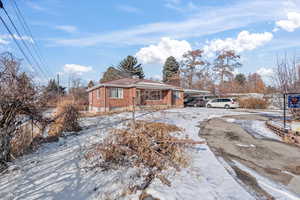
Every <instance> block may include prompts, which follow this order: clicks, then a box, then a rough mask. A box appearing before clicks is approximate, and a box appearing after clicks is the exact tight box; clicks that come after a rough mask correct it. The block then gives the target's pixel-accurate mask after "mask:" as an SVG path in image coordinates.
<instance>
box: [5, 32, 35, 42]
mask: <svg viewBox="0 0 300 200" xmlns="http://www.w3.org/2000/svg"><path fill="white" fill-rule="evenodd" d="M13 36H14V38H16V40H24V41H28V42H31V43H34V42H33V40H32V38H31V37H29V36H26V35H24V36H21V37H19V36H18V35H16V34H14V35H13ZM8 39H13V38H12V36H10V35H0V44H1V43H2V44H9V43H10V42H9V41H8Z"/></svg>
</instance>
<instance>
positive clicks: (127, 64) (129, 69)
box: [118, 56, 145, 79]
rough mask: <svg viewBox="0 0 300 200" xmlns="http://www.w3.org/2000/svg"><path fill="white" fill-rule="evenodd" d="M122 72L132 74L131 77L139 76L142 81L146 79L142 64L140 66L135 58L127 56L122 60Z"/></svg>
mask: <svg viewBox="0 0 300 200" xmlns="http://www.w3.org/2000/svg"><path fill="white" fill-rule="evenodd" d="M118 69H119V70H120V71H121V72H125V73H128V74H130V75H131V76H138V77H139V78H140V79H143V78H144V77H145V75H144V71H143V68H142V64H138V61H137V59H136V58H135V57H133V56H127V57H126V58H125V59H124V60H122V61H121V62H120V64H119V66H118Z"/></svg>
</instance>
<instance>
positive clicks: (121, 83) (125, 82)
mask: <svg viewBox="0 0 300 200" xmlns="http://www.w3.org/2000/svg"><path fill="white" fill-rule="evenodd" d="M101 86H117V87H137V88H157V89H175V90H179V89H182V88H181V87H178V86H173V85H169V84H165V83H163V82H159V81H153V80H147V79H135V78H121V79H117V80H112V81H106V82H102V83H101V84H99V85H96V86H94V87H92V88H89V89H88V91H91V90H94V89H96V88H98V87H101Z"/></svg>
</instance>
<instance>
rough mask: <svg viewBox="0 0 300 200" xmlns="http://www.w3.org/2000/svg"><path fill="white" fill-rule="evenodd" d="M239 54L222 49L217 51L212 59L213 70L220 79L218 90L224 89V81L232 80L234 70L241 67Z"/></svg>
mask: <svg viewBox="0 0 300 200" xmlns="http://www.w3.org/2000/svg"><path fill="white" fill-rule="evenodd" d="M241 66H242V64H241V63H240V56H239V55H237V54H236V53H235V51H233V50H223V51H219V52H217V57H216V59H215V61H214V66H213V71H214V72H215V73H216V75H217V76H218V77H219V80H220V86H221V87H220V92H221V93H222V91H223V90H224V87H223V84H224V81H225V80H226V79H227V81H232V79H233V78H234V74H233V72H234V70H235V69H236V68H238V67H241Z"/></svg>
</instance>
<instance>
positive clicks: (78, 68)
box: [64, 64, 93, 75]
mask: <svg viewBox="0 0 300 200" xmlns="http://www.w3.org/2000/svg"><path fill="white" fill-rule="evenodd" d="M92 70H93V68H92V67H90V66H84V65H77V64H65V65H64V72H66V73H74V74H79V75H81V74H83V73H86V72H90V71H92Z"/></svg>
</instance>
